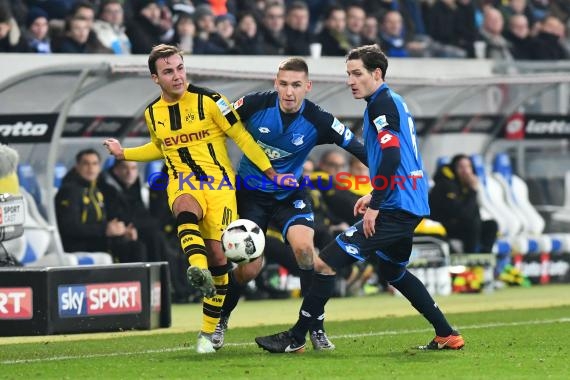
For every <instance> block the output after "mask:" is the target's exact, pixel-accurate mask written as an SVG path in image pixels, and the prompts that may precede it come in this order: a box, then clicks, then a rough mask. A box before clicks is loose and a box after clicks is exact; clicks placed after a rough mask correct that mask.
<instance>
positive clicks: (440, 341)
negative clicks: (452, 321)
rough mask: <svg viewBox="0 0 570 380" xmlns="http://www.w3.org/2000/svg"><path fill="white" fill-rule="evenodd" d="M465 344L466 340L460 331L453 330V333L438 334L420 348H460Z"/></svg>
mask: <svg viewBox="0 0 570 380" xmlns="http://www.w3.org/2000/svg"><path fill="white" fill-rule="evenodd" d="M463 346H465V341H464V340H463V337H462V336H461V334H459V332H457V331H455V330H454V331H453V332H452V333H451V335H448V336H445V337H442V336H437V335H436V337H435V338H433V340H432V341H431V342H429V343H428V344H427V345H425V346H419V347H418V349H420V350H460V349H462V348H463Z"/></svg>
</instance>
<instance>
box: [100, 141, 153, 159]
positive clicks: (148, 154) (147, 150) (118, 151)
mask: <svg viewBox="0 0 570 380" xmlns="http://www.w3.org/2000/svg"><path fill="white" fill-rule="evenodd" d="M103 145H105V147H106V148H107V150H108V151H109V153H110V154H111V155H113V156H114V157H115V158H116V159H117V160H127V161H142V162H147V161H154V160H160V159H162V158H163V156H162V150H161V149H160V148H159V147H158V146H156V144H155V143H154V142H153V141H150V142H148V143H147V144H145V145H141V146H137V147H134V148H123V147H122V146H121V143H120V142H119V141H118V140H117V139H107V140H105V141H104V142H103Z"/></svg>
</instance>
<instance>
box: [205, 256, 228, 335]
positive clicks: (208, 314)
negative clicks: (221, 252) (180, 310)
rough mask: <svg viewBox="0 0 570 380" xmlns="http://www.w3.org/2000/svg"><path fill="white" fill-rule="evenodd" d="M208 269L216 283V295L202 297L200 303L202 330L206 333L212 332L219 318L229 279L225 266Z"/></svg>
mask: <svg viewBox="0 0 570 380" xmlns="http://www.w3.org/2000/svg"><path fill="white" fill-rule="evenodd" d="M210 271H211V272H212V278H213V279H214V284H215V285H216V295H215V296H214V297H212V298H206V297H204V301H203V304H202V313H203V315H202V332H204V333H206V334H213V333H214V330H215V329H216V325H217V324H218V321H219V320H220V314H221V313H222V305H223V304H224V299H225V298H226V293H227V292H228V281H229V276H228V272H227V267H226V266H222V267H212V268H210Z"/></svg>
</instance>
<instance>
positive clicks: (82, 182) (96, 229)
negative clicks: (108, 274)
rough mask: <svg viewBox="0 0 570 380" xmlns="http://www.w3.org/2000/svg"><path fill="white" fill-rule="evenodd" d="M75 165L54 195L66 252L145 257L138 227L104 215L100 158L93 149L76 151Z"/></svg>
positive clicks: (126, 258) (131, 258)
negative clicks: (107, 253) (98, 185)
mask: <svg viewBox="0 0 570 380" xmlns="http://www.w3.org/2000/svg"><path fill="white" fill-rule="evenodd" d="M75 161H76V164H75V167H74V168H73V169H71V170H70V171H69V172H68V173H67V174H66V175H65V177H64V178H63V181H62V185H61V188H60V189H59V191H58V192H57V194H56V196H55V209H56V214H57V225H58V228H59V231H60V235H61V240H62V244H63V248H64V249H65V251H66V252H74V251H84V252H98V251H100V252H110V253H111V254H112V255H113V257H114V258H115V260H117V261H119V262H136V261H146V259H147V254H146V249H145V247H144V244H141V243H140V242H139V241H137V240H138V236H137V231H136V229H133V227H132V226H126V225H125V223H124V222H122V221H120V220H118V219H117V218H113V219H109V220H108V218H107V208H106V206H105V202H104V198H103V194H102V193H101V191H100V190H99V188H98V187H97V177H98V176H99V173H100V172H101V158H100V156H99V153H97V151H95V150H93V149H85V150H82V151H80V152H79V153H77V155H76V157H75Z"/></svg>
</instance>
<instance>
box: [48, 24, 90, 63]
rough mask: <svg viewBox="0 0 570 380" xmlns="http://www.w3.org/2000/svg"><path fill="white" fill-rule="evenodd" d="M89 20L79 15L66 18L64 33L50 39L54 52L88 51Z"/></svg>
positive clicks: (78, 52) (80, 52)
mask: <svg viewBox="0 0 570 380" xmlns="http://www.w3.org/2000/svg"><path fill="white" fill-rule="evenodd" d="M89 30H90V29H89V21H87V20H86V19H84V18H80V17H72V18H69V19H67V20H66V22H65V29H64V35H63V36H62V37H60V38H57V39H54V40H53V41H52V50H53V52H54V53H68V54H84V53H89V51H88V48H87V40H88V39H89Z"/></svg>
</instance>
